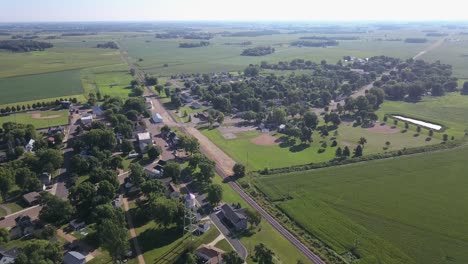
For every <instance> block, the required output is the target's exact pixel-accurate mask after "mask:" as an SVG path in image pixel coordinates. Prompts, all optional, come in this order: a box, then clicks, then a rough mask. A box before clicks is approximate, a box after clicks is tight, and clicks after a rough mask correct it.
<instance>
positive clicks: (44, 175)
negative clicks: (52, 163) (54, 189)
mask: <svg viewBox="0 0 468 264" xmlns="http://www.w3.org/2000/svg"><path fill="white" fill-rule="evenodd" d="M39 180H40V181H41V182H42V184H44V185H49V184H50V183H51V180H52V175H50V173H48V172H43V173H42V174H41V175H40V176H39Z"/></svg>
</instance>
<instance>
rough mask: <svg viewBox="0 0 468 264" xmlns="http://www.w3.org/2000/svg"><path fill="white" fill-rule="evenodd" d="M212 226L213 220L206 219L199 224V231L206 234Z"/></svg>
mask: <svg viewBox="0 0 468 264" xmlns="http://www.w3.org/2000/svg"><path fill="white" fill-rule="evenodd" d="M210 228H211V222H210V221H206V222H204V223H201V224H199V225H198V228H197V230H198V232H200V234H204V233H206V232H208V230H210Z"/></svg>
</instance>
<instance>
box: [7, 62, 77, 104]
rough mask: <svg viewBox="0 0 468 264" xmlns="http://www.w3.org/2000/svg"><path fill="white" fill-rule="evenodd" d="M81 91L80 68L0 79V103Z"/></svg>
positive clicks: (72, 93)
mask: <svg viewBox="0 0 468 264" xmlns="http://www.w3.org/2000/svg"><path fill="white" fill-rule="evenodd" d="M81 93H83V88H82V87H81V80H80V70H70V71H60V72H51V73H43V74H33V75H24V76H16V77H10V78H2V79H0V94H1V95H2V96H1V97H0V104H8V103H15V102H23V101H31V100H38V99H46V98H51V97H60V96H69V95H76V94H81Z"/></svg>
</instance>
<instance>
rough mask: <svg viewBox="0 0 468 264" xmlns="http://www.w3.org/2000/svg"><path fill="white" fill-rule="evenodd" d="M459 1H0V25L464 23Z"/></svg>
mask: <svg viewBox="0 0 468 264" xmlns="http://www.w3.org/2000/svg"><path fill="white" fill-rule="evenodd" d="M464 2H465V1H464V0H443V1H440V0H231V1H227V0H0V21H2V22H16V21H113V20H121V21H125V20H133V21H143V20H151V21H157V20H249V21H251V20H468V15H467V13H466V8H465V5H466V4H465V3H464Z"/></svg>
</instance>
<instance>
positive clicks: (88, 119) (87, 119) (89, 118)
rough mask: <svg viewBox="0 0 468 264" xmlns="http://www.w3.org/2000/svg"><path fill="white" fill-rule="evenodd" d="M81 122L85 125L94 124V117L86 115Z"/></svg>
mask: <svg viewBox="0 0 468 264" xmlns="http://www.w3.org/2000/svg"><path fill="white" fill-rule="evenodd" d="M80 121H81V123H82V124H83V125H87V124H91V123H92V122H93V116H92V115H84V116H82V117H81V118H80Z"/></svg>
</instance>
